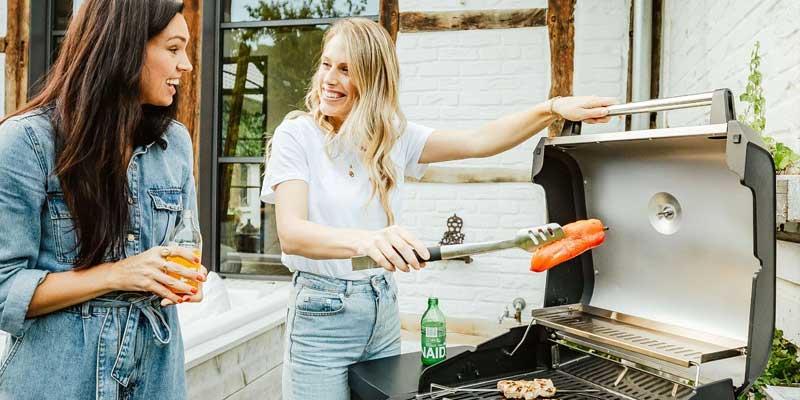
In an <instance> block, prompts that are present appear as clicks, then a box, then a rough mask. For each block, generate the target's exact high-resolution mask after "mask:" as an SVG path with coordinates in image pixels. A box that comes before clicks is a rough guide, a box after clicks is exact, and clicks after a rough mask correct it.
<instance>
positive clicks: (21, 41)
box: [5, 0, 30, 114]
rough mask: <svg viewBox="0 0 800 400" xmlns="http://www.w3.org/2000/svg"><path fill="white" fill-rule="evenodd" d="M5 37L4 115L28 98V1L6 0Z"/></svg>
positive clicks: (14, 109)
mask: <svg viewBox="0 0 800 400" xmlns="http://www.w3.org/2000/svg"><path fill="white" fill-rule="evenodd" d="M7 5H8V9H7V10H8V19H7V29H6V37H5V53H6V73H5V79H6V90H5V113H6V114H8V113H11V112H14V111H16V110H17V108H19V107H20V106H22V105H23V104H25V101H26V99H27V96H28V44H29V43H30V5H29V0H8V2H7Z"/></svg>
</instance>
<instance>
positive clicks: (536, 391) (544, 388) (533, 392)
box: [497, 379, 556, 400]
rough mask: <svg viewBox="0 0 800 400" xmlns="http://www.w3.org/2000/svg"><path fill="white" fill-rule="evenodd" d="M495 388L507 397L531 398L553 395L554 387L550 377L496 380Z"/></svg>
mask: <svg viewBox="0 0 800 400" xmlns="http://www.w3.org/2000/svg"><path fill="white" fill-rule="evenodd" d="M497 390H499V391H501V392H503V397H505V398H507V399H525V400H533V399H536V398H539V397H553V396H555V394H556V387H555V385H553V381H552V380H550V379H534V380H532V381H515V380H502V381H499V382H497Z"/></svg>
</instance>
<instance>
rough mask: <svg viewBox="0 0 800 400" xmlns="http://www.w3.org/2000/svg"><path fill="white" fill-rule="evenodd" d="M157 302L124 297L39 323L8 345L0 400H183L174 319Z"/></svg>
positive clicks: (179, 346) (59, 313)
mask: <svg viewBox="0 0 800 400" xmlns="http://www.w3.org/2000/svg"><path fill="white" fill-rule="evenodd" d="M159 301H160V298H158V297H157V296H148V295H138V294H134V295H131V294H122V295H118V296H114V297H113V298H107V297H106V298H97V299H94V300H90V301H88V302H86V303H83V304H79V305H76V306H72V307H68V308H65V309H63V310H60V311H56V312H53V313H51V314H47V315H44V316H42V317H39V318H37V319H36V321H35V322H34V323H33V324H32V325H31V326H30V328H29V329H28V330H27V331H26V332H25V335H23V336H21V337H15V336H9V337H8V338H9V340H10V342H9V343H8V344H7V346H8V347H7V348H6V355H5V356H4V357H2V358H3V359H2V361H0V399H14V400H26V399H30V400H34V399H76V400H77V399H97V400H151V399H159V400H182V399H186V384H185V372H184V367H183V342H182V340H181V335H180V326H179V325H178V315H177V311H176V310H175V307H174V306H170V307H165V308H161V307H160V306H159V305H158V303H159Z"/></svg>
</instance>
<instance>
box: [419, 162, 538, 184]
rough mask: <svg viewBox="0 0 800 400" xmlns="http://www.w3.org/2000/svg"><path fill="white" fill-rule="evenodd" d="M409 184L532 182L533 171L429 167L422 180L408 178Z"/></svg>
mask: <svg viewBox="0 0 800 400" xmlns="http://www.w3.org/2000/svg"><path fill="white" fill-rule="evenodd" d="M406 181H407V182H422V183H510V182H525V183H530V182H531V171H530V170H523V169H511V168H467V167H433V166H431V167H428V169H427V170H426V171H425V175H424V176H423V177H422V179H415V178H412V177H406Z"/></svg>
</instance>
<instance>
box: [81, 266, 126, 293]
mask: <svg viewBox="0 0 800 400" xmlns="http://www.w3.org/2000/svg"><path fill="white" fill-rule="evenodd" d="M115 264H116V263H105V264H100V265H98V266H96V267H92V268H89V269H87V270H86V271H85V272H86V273H92V274H97V275H96V278H97V279H95V280H94V281H95V282H98V283H99V288H98V289H99V290H102V291H104V292H113V291H115V290H118V287H119V285H118V284H117V281H116V279H115V278H114V273H113V270H114V267H115V266H116V265H115Z"/></svg>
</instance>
